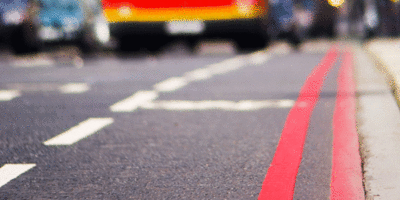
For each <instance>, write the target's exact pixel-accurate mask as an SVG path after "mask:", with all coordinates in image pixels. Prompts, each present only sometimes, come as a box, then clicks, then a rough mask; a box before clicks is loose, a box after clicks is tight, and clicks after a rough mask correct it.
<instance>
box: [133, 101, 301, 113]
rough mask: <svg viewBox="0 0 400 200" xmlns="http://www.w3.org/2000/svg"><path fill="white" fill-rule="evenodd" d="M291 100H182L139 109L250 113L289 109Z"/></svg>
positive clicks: (292, 102)
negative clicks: (263, 110)
mask: <svg viewBox="0 0 400 200" xmlns="http://www.w3.org/2000/svg"><path fill="white" fill-rule="evenodd" d="M294 102H295V101H293V100H287V99H285V100H264V101H254V100H243V101H239V102H235V101H225V100H217V101H210V100H206V101H183V100H172V101H152V102H147V103H145V104H143V105H141V106H140V107H141V108H143V109H165V110H178V111H188V110H213V109H219V110H229V111H252V110H259V109H265V108H289V107H292V106H293V105H294Z"/></svg>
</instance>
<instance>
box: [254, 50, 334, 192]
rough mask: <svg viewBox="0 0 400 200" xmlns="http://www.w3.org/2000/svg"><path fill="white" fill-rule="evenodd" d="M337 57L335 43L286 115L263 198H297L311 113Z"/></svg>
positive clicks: (263, 190) (262, 190)
mask: <svg viewBox="0 0 400 200" xmlns="http://www.w3.org/2000/svg"><path fill="white" fill-rule="evenodd" d="M336 59H337V48H336V47H332V48H331V49H330V50H329V51H328V52H327V54H326V55H325V57H324V58H323V59H322V61H321V62H320V63H319V64H318V65H317V66H316V67H315V68H314V70H313V71H312V72H311V74H310V75H309V76H308V77H307V80H306V82H305V83H304V85H303V87H302V88H301V90H300V94H299V97H298V99H297V101H296V103H295V105H294V106H293V108H292V109H291V110H290V112H289V115H288V117H287V119H286V122H285V126H284V127H283V130H282V134H281V138H280V140H279V143H278V147H277V149H276V151H275V156H274V158H273V160H272V163H271V165H270V167H269V169H268V172H267V175H266V176H265V179H264V183H263V185H262V188H261V192H260V195H259V196H258V199H259V200H265V199H272V200H275V199H293V193H294V187H295V182H296V176H297V172H298V169H299V166H300V162H301V157H302V153H303V146H304V141H305V138H306V134H307V129H308V124H309V122H310V117H311V113H312V111H313V109H314V107H315V105H316V104H317V101H318V98H319V94H320V92H321V88H322V84H323V82H324V80H325V77H326V76H327V75H328V72H329V71H330V69H331V68H332V67H333V65H334V63H335V61H336Z"/></svg>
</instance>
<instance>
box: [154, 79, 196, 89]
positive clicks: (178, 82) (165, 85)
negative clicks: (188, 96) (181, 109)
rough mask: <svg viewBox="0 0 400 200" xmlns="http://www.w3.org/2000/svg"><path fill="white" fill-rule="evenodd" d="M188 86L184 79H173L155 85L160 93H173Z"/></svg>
mask: <svg viewBox="0 0 400 200" xmlns="http://www.w3.org/2000/svg"><path fill="white" fill-rule="evenodd" d="M187 84H188V81H187V80H186V79H185V78H183V77H172V78H169V79H167V80H165V81H162V82H160V83H157V84H155V85H154V89H156V90H157V91H160V92H172V91H175V90H178V89H180V88H182V87H184V86H186V85H187Z"/></svg>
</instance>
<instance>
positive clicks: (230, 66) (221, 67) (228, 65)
mask: <svg viewBox="0 0 400 200" xmlns="http://www.w3.org/2000/svg"><path fill="white" fill-rule="evenodd" d="M245 61H246V60H245V59H244V58H243V57H242V56H240V57H235V58H231V59H228V60H224V61H222V62H220V63H217V64H213V65H209V67H207V69H208V70H210V71H211V73H213V74H215V75H218V74H226V73H228V72H231V71H235V70H238V69H240V68H242V67H243V66H244V65H245V64H246V62H245Z"/></svg>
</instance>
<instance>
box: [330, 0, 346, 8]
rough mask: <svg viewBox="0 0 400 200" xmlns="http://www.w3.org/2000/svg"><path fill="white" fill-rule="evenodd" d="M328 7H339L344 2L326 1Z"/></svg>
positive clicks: (338, 0)
mask: <svg viewBox="0 0 400 200" xmlns="http://www.w3.org/2000/svg"><path fill="white" fill-rule="evenodd" d="M328 3H329V5H331V6H333V7H339V6H341V5H342V4H343V3H344V0H328Z"/></svg>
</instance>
